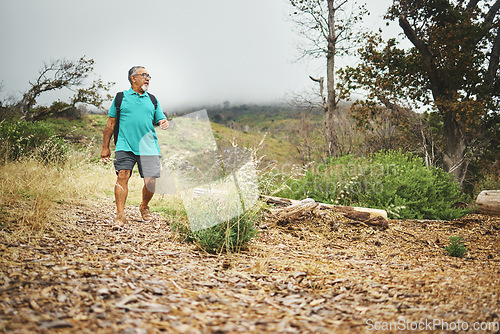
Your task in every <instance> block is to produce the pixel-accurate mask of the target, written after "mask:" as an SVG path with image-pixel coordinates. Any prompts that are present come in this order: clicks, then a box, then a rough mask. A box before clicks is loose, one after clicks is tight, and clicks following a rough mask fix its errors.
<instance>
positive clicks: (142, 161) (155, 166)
mask: <svg viewBox="0 0 500 334" xmlns="http://www.w3.org/2000/svg"><path fill="white" fill-rule="evenodd" d="M113 163H114V164H115V171H116V174H118V172H119V171H120V170H122V169H128V170H130V171H132V170H133V169H134V166H135V164H136V163H137V166H138V167H139V174H140V175H141V177H142V178H144V177H154V178H159V177H160V171H161V157H160V156H159V155H135V154H134V153H132V152H127V151H116V152H115V159H114V160H113ZM131 175H132V173H131Z"/></svg>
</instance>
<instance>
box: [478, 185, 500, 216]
mask: <svg viewBox="0 0 500 334" xmlns="http://www.w3.org/2000/svg"><path fill="white" fill-rule="evenodd" d="M476 205H477V206H478V211H479V212H480V213H484V214H487V215H497V216H500V190H483V191H481V192H480V193H479V195H477V199H476Z"/></svg>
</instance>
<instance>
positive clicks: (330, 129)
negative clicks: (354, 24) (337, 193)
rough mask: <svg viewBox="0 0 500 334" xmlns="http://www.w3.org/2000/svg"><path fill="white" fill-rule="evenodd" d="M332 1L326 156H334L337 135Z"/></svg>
mask: <svg viewBox="0 0 500 334" xmlns="http://www.w3.org/2000/svg"><path fill="white" fill-rule="evenodd" d="M333 2H334V0H328V32H329V35H328V51H327V55H326V89H327V92H328V97H327V100H326V114H325V129H326V145H327V147H326V148H327V150H326V151H327V154H328V156H335V154H336V153H337V141H338V140H337V134H336V131H335V117H334V115H335V112H336V110H337V100H336V93H335V51H336V50H335V43H336V33H335V8H334V6H333V5H334V4H333Z"/></svg>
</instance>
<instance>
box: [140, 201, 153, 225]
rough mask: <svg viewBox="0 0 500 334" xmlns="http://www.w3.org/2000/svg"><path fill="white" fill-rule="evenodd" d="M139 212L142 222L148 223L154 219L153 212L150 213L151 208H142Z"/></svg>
mask: <svg viewBox="0 0 500 334" xmlns="http://www.w3.org/2000/svg"><path fill="white" fill-rule="evenodd" d="M139 211H140V212H141V216H142V220H144V221H146V222H148V221H150V220H151V219H153V216H152V215H151V211H149V206H142V205H141V206H140V207H139Z"/></svg>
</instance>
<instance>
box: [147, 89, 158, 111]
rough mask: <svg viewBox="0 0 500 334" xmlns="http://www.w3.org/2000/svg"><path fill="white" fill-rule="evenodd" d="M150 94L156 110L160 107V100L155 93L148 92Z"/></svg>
mask: <svg viewBox="0 0 500 334" xmlns="http://www.w3.org/2000/svg"><path fill="white" fill-rule="evenodd" d="M148 95H149V98H150V99H151V102H153V105H154V106H155V110H156V108H158V100H157V99H156V97H155V96H154V95H153V94H151V93H148Z"/></svg>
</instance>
